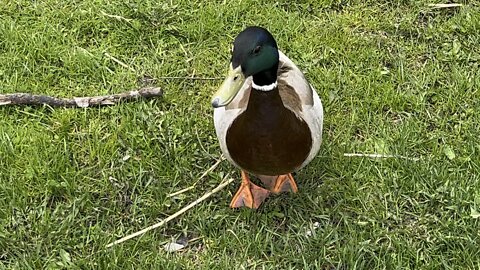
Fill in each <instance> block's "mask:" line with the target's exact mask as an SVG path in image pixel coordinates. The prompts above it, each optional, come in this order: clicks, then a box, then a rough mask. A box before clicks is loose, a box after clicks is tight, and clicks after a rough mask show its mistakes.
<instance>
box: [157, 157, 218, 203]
mask: <svg viewBox="0 0 480 270" xmlns="http://www.w3.org/2000/svg"><path fill="white" fill-rule="evenodd" d="M224 160H225V157H224V156H223V155H221V156H220V157H219V158H218V159H217V162H215V164H213V165H212V166H211V167H210V168H208V169H207V170H206V171H205V172H203V173H202V175H200V177H199V178H198V180H197V182H195V184H193V185H191V186H189V187H187V188H184V189H181V190H179V191H176V192H173V193H170V194H168V195H167V198H170V197H174V196H177V195H179V194H182V193H185V192H187V191H189V190H191V189H194V188H195V186H196V185H197V183H198V181H200V180H201V179H203V177H205V176H206V175H207V174H209V173H210V172H212V171H213V170H215V168H217V167H218V165H220V163H222V161H224Z"/></svg>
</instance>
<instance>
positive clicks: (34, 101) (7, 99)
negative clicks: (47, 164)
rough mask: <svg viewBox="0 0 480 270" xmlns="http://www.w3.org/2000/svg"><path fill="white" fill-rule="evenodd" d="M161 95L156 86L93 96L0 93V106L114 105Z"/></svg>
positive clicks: (71, 106)
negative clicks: (74, 96) (67, 96)
mask: <svg viewBox="0 0 480 270" xmlns="http://www.w3.org/2000/svg"><path fill="white" fill-rule="evenodd" d="M161 96H163V91H162V89H160V88H158V87H144V88H140V89H137V90H133V91H128V92H123V93H119V94H113V95H106V96H93V97H77V98H71V99H69V98H57V97H52V96H44V95H34V94H28V93H13V94H0V106H5V105H35V106H38V105H48V106H51V107H68V108H75V107H78V108H86V107H93V106H105V105H114V104H117V103H119V102H121V101H132V100H136V99H139V98H153V97H161Z"/></svg>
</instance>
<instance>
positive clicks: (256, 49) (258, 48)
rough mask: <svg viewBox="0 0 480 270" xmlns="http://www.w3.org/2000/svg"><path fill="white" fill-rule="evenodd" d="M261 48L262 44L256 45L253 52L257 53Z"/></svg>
mask: <svg viewBox="0 0 480 270" xmlns="http://www.w3.org/2000/svg"><path fill="white" fill-rule="evenodd" d="M260 48H261V47H260V46H257V47H255V49H253V51H252V52H253V53H255V54H257V53H258V52H259V51H260Z"/></svg>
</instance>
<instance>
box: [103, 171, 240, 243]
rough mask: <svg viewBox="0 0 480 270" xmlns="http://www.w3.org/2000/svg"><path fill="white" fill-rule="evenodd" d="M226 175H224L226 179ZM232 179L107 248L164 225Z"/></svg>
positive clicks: (223, 186) (231, 180)
mask: <svg viewBox="0 0 480 270" xmlns="http://www.w3.org/2000/svg"><path fill="white" fill-rule="evenodd" d="M226 178H227V177H225V179H226ZM233 181H234V179H233V178H230V179H228V180H226V181H224V182H223V183H221V184H220V185H218V186H217V187H216V188H214V189H213V190H212V191H210V192H207V193H205V194H204V195H203V196H202V197H200V198H198V199H196V200H195V201H193V202H192V203H190V204H189V205H187V206H185V207H183V208H182V209H180V210H179V211H178V212H176V213H175V214H173V215H171V216H168V217H167V218H166V219H164V220H162V221H160V222H158V223H156V224H154V225H151V226H148V227H147V228H145V229H143V230H140V231H138V232H135V233H132V234H129V235H127V236H125V237H122V238H120V239H118V240H116V241H114V242H112V243H110V244H108V245H107V246H106V247H107V248H109V247H112V246H115V245H118V244H120V243H123V242H125V241H127V240H129V239H132V238H134V237H137V236H139V235H142V234H144V233H146V232H148V231H151V230H153V229H155V228H158V227H161V226H163V225H165V224H166V223H167V222H169V221H170V220H172V219H174V218H176V217H178V216H180V215H181V214H183V213H185V212H187V211H188V210H189V209H190V208H192V207H194V206H195V205H197V204H199V203H201V202H203V201H204V200H206V199H207V198H208V197H210V196H212V195H213V194H215V193H217V192H219V191H220V190H222V189H224V188H225V187H226V186H228V185H229V184H230V183H232V182H233Z"/></svg>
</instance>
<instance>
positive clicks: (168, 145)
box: [0, 0, 480, 269]
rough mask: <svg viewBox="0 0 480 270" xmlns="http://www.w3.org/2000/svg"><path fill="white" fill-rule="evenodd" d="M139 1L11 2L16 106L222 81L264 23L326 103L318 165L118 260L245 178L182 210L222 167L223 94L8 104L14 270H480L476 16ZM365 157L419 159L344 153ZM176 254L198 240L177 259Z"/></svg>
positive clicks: (3, 34) (3, 208)
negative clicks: (232, 52)
mask: <svg viewBox="0 0 480 270" xmlns="http://www.w3.org/2000/svg"><path fill="white" fill-rule="evenodd" d="M123 2H125V3H123ZM123 2H122V1H118V2H117V3H112V1H102V0H99V1H93V0H88V1H57V0H46V1H20V0H19V1H6V0H0V21H1V23H0V92H3V93H11V92H30V93H45V94H49V95H57V96H64V97H72V96H83V95H97V94H107V93H117V92H122V91H126V90H131V89H133V88H135V87H139V78H142V77H143V76H146V75H148V76H152V77H161V76H200V77H220V76H223V75H224V74H225V72H226V69H227V65H228V60H229V49H230V44H231V42H232V39H233V37H234V36H235V35H236V34H237V33H238V32H239V31H241V30H242V29H243V28H244V27H246V26H248V25H261V26H264V27H267V28H268V29H269V30H270V31H271V32H272V33H273V34H274V36H275V37H276V38H277V42H278V43H279V45H280V47H281V49H282V50H283V51H284V52H285V53H286V54H287V55H288V56H289V57H290V58H291V59H292V60H294V61H295V62H296V63H297V64H298V66H300V67H301V68H302V69H303V70H304V71H305V73H306V76H307V77H308V78H309V80H310V81H311V83H312V84H313V85H314V86H315V88H316V89H317V91H318V93H319V94H320V96H321V98H322V100H323V102H324V108H325V123H324V129H325V130H324V143H323V146H322V149H321V152H320V154H319V155H318V156H317V158H316V159H315V160H314V161H313V162H312V163H311V164H310V165H309V166H308V167H306V168H305V169H303V170H302V171H300V172H299V173H298V175H297V179H298V184H299V189H300V191H299V193H298V194H297V195H292V194H285V195H281V196H277V197H272V198H270V199H269V200H268V201H267V202H266V204H265V205H264V206H263V207H262V208H261V209H260V210H258V211H250V210H246V209H243V210H231V209H229V208H228V202H229V200H230V198H231V197H232V195H233V194H234V192H235V190H236V188H237V186H238V182H237V183H236V185H231V186H229V187H228V188H227V189H225V190H223V191H221V192H220V193H218V194H216V195H215V196H213V197H211V198H210V199H208V200H207V201H206V202H204V203H202V204H201V205H199V206H197V207H196V208H194V209H192V210H190V211H189V212H187V213H186V214H184V215H183V216H181V217H180V218H177V219H175V220H174V221H172V222H171V223H168V224H167V226H165V227H163V228H160V229H157V230H155V231H152V232H149V233H147V234H146V235H144V236H143V237H141V238H136V239H134V240H130V241H128V242H125V243H123V244H121V245H118V246H115V247H114V248H111V249H105V245H106V244H107V243H109V242H111V241H113V240H116V239H117V238H119V237H121V236H124V235H126V234H129V233H132V232H134V231H137V230H140V229H142V228H144V227H146V226H148V225H151V224H153V223H156V222H158V221H160V220H161V219H163V218H165V217H166V216H168V215H170V214H172V213H174V212H176V211H177V210H179V209H180V208H181V207H183V206H185V205H186V204H187V203H189V202H191V201H193V200H194V199H196V198H198V197H200V196H201V195H202V194H203V193H205V192H207V191H208V190H211V189H212V188H214V187H215V186H216V185H217V184H218V182H219V181H220V180H221V178H222V176H223V175H226V174H227V173H233V174H234V175H235V177H239V173H238V171H235V169H234V168H233V166H231V165H230V164H227V163H226V162H224V163H222V164H221V166H220V167H219V168H218V169H217V170H215V171H214V172H213V173H211V174H209V176H208V177H207V178H205V179H204V180H202V182H200V183H199V184H198V185H197V188H196V189H194V190H191V191H189V192H187V193H185V194H183V195H182V196H179V197H178V198H174V199H172V198H168V197H167V194H169V193H172V192H175V191H178V190H180V189H183V188H186V187H188V186H190V185H192V184H193V183H194V182H195V181H197V178H198V176H199V175H200V174H202V172H204V171H205V170H206V169H207V168H208V167H210V166H211V165H212V164H213V163H214V162H215V160H216V158H218V157H219V155H220V150H219V146H218V144H217V141H216V137H215V133H214V129H213V121H212V108H211V107H210V102H209V100H210V96H211V94H212V93H213V92H214V90H215V88H216V87H217V86H218V85H219V83H220V82H219V81H192V80H159V81H157V82H156V83H155V85H157V86H159V87H162V88H163V89H164V90H165V97H164V98H162V99H157V100H151V101H146V102H139V103H129V104H121V105H119V106H114V107H108V108H101V109H97V108H93V109H51V108H48V107H40V108H30V107H1V108H0V269H1V268H8V269H42V268H43V269H45V268H47V269H62V268H63V269H104V268H108V269H151V268H156V269H478V268H479V267H480V259H479V258H480V251H479V245H480V237H479V231H480V226H479V219H478V218H476V216H475V213H476V211H480V168H479V167H480V144H479V143H478V140H479V136H480V131H479V127H478V125H479V123H480V114H479V109H480V92H479V89H480V75H479V73H478V70H479V62H480V47H479V45H478V44H480V9H479V6H478V3H477V4H475V2H474V1H465V2H464V3H465V4H466V5H465V6H464V7H462V8H454V9H441V10H434V9H431V8H429V7H428V4H429V3H431V2H430V1H409V0H404V1H396V4H392V3H391V2H393V1H379V2H377V1H365V3H363V2H364V1H339V0H323V1H313V0H312V1H309V0H305V1H301V2H300V3H297V4H294V3H291V2H292V1H284V0H280V1H276V2H274V1H216V2H217V3H215V2H213V1H212V2H210V3H206V2H207V1H205V2H203V1H172V2H175V4H172V3H170V2H165V3H161V2H159V1H150V0H146V1H145V0H142V1H137V0H133V1H123ZM104 14H109V15H118V16H122V17H124V18H126V19H127V20H122V19H120V20H117V19H115V18H112V17H111V16H107V15H104ZM105 52H107V53H109V54H110V55H113V56H114V57H116V58H118V59H120V60H121V61H123V62H125V63H126V64H128V65H129V66H130V67H132V68H133V69H135V72H133V71H131V70H129V69H126V68H123V67H122V66H120V65H118V64H116V63H115V62H113V61H112V60H111V59H109V58H108V57H105V56H104V53H105ZM352 152H365V153H383V154H395V155H403V156H408V157H416V158H420V159H421V160H419V161H411V160H405V159H400V158H392V159H369V158H358V157H344V156H343V154H344V153H352ZM452 153H453V154H452ZM127 155H128V156H130V158H129V159H127V160H124V157H125V156H127ZM314 224H316V225H318V226H314ZM314 227H318V228H316V229H314ZM308 230H311V231H312V235H311V236H307V235H306V232H307V231H308ZM179 237H187V238H189V239H191V238H197V237H200V238H199V240H196V241H194V242H192V243H191V244H189V245H188V246H187V247H186V248H185V249H184V250H182V251H180V252H176V253H166V252H165V251H164V250H163V248H162V246H163V244H164V243H166V242H168V241H171V239H172V238H173V239H177V238H179Z"/></svg>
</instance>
